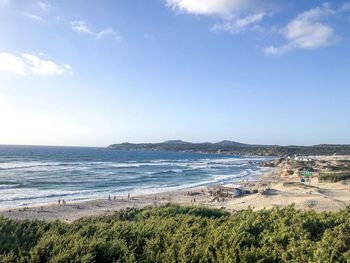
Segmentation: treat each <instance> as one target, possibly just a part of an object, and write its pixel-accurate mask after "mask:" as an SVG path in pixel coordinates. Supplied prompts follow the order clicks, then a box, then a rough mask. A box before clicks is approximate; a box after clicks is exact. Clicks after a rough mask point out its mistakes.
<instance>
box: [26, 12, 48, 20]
mask: <svg viewBox="0 0 350 263" xmlns="http://www.w3.org/2000/svg"><path fill="white" fill-rule="evenodd" d="M22 14H23V15H24V16H25V17H28V18H30V19H33V20H35V21H37V22H43V21H44V19H43V18H42V17H40V16H38V15H34V14H32V13H28V12H23V13H22Z"/></svg>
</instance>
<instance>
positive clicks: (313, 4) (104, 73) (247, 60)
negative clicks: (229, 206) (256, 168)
mask: <svg viewBox="0 0 350 263" xmlns="http://www.w3.org/2000/svg"><path fill="white" fill-rule="evenodd" d="M349 115H350V1H336V0H335V1H329V2H324V1H314V0H310V1H303V0H147V1H145V0H101V1H92V0H75V1H70V0H60V1H49V0H42V1H34V0H26V1H24V0H0V144H28V145H72V146H107V145H109V144H112V143H121V142H126V141H128V142H161V141H165V140H169V139H182V140H185V141H192V142H207V141H208V142H217V141H221V140H234V141H239V142H243V143H259V144H280V145H291V144H294V145H314V144H321V143H335V144H350V122H349Z"/></svg>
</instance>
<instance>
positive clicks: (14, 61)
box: [0, 53, 26, 75]
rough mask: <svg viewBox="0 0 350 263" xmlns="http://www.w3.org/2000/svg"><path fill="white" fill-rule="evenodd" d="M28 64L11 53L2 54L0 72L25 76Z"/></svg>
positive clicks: (0, 54)
mask: <svg viewBox="0 0 350 263" xmlns="http://www.w3.org/2000/svg"><path fill="white" fill-rule="evenodd" d="M25 70H26V64H25V63H24V62H23V60H22V59H21V58H20V57H17V56H15V55H12V54H9V53H0V71H7V72H11V73H14V74H18V75H24V74H25Z"/></svg>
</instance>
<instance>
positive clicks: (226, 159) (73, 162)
mask: <svg viewBox="0 0 350 263" xmlns="http://www.w3.org/2000/svg"><path fill="white" fill-rule="evenodd" d="M265 159H266V158H259V157H256V158H254V157H239V156H233V155H228V156H227V155H215V154H196V153H172V152H134V151H129V152H126V151H116V150H109V149H105V148H79V147H39V146H0V207H9V206H27V205H31V204H38V203H52V202H57V200H58V199H66V200H85V199H91V198H101V197H102V198H105V197H106V196H108V195H109V194H110V195H117V196H119V195H127V194H128V193H131V194H147V193H158V192H163V191H169V190H176V189H182V188H186V187H192V186H200V185H209V184H216V183H225V182H235V181H240V180H242V179H248V180H254V179H257V178H259V176H260V175H261V173H262V172H263V169H262V168H259V167H258V165H257V163H258V162H260V161H262V160H265Z"/></svg>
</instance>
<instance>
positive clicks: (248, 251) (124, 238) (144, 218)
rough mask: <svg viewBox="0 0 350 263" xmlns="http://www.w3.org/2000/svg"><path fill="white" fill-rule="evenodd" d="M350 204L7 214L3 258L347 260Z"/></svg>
mask: <svg viewBox="0 0 350 263" xmlns="http://www.w3.org/2000/svg"><path fill="white" fill-rule="evenodd" d="M349 260H350V208H347V209H344V210H342V211H340V212H336V213H316V212H314V211H300V210H296V209H295V208H294V207H293V206H290V207H287V208H284V209H277V208H275V209H272V210H262V211H259V212H253V211H252V210H247V211H241V212H237V213H235V214H232V215H229V214H228V213H227V212H225V211H222V210H215V209H208V208H200V207H182V206H176V205H170V206H165V207H160V208H145V209H142V210H137V209H126V210H124V211H120V212H116V213H115V214H114V215H110V216H103V217H91V218H84V219H81V220H78V221H76V222H73V223H71V224H66V223H62V222H58V221H57V222H54V223H45V222H39V221H12V220H8V219H4V218H1V219H0V262H347V261H349Z"/></svg>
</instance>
